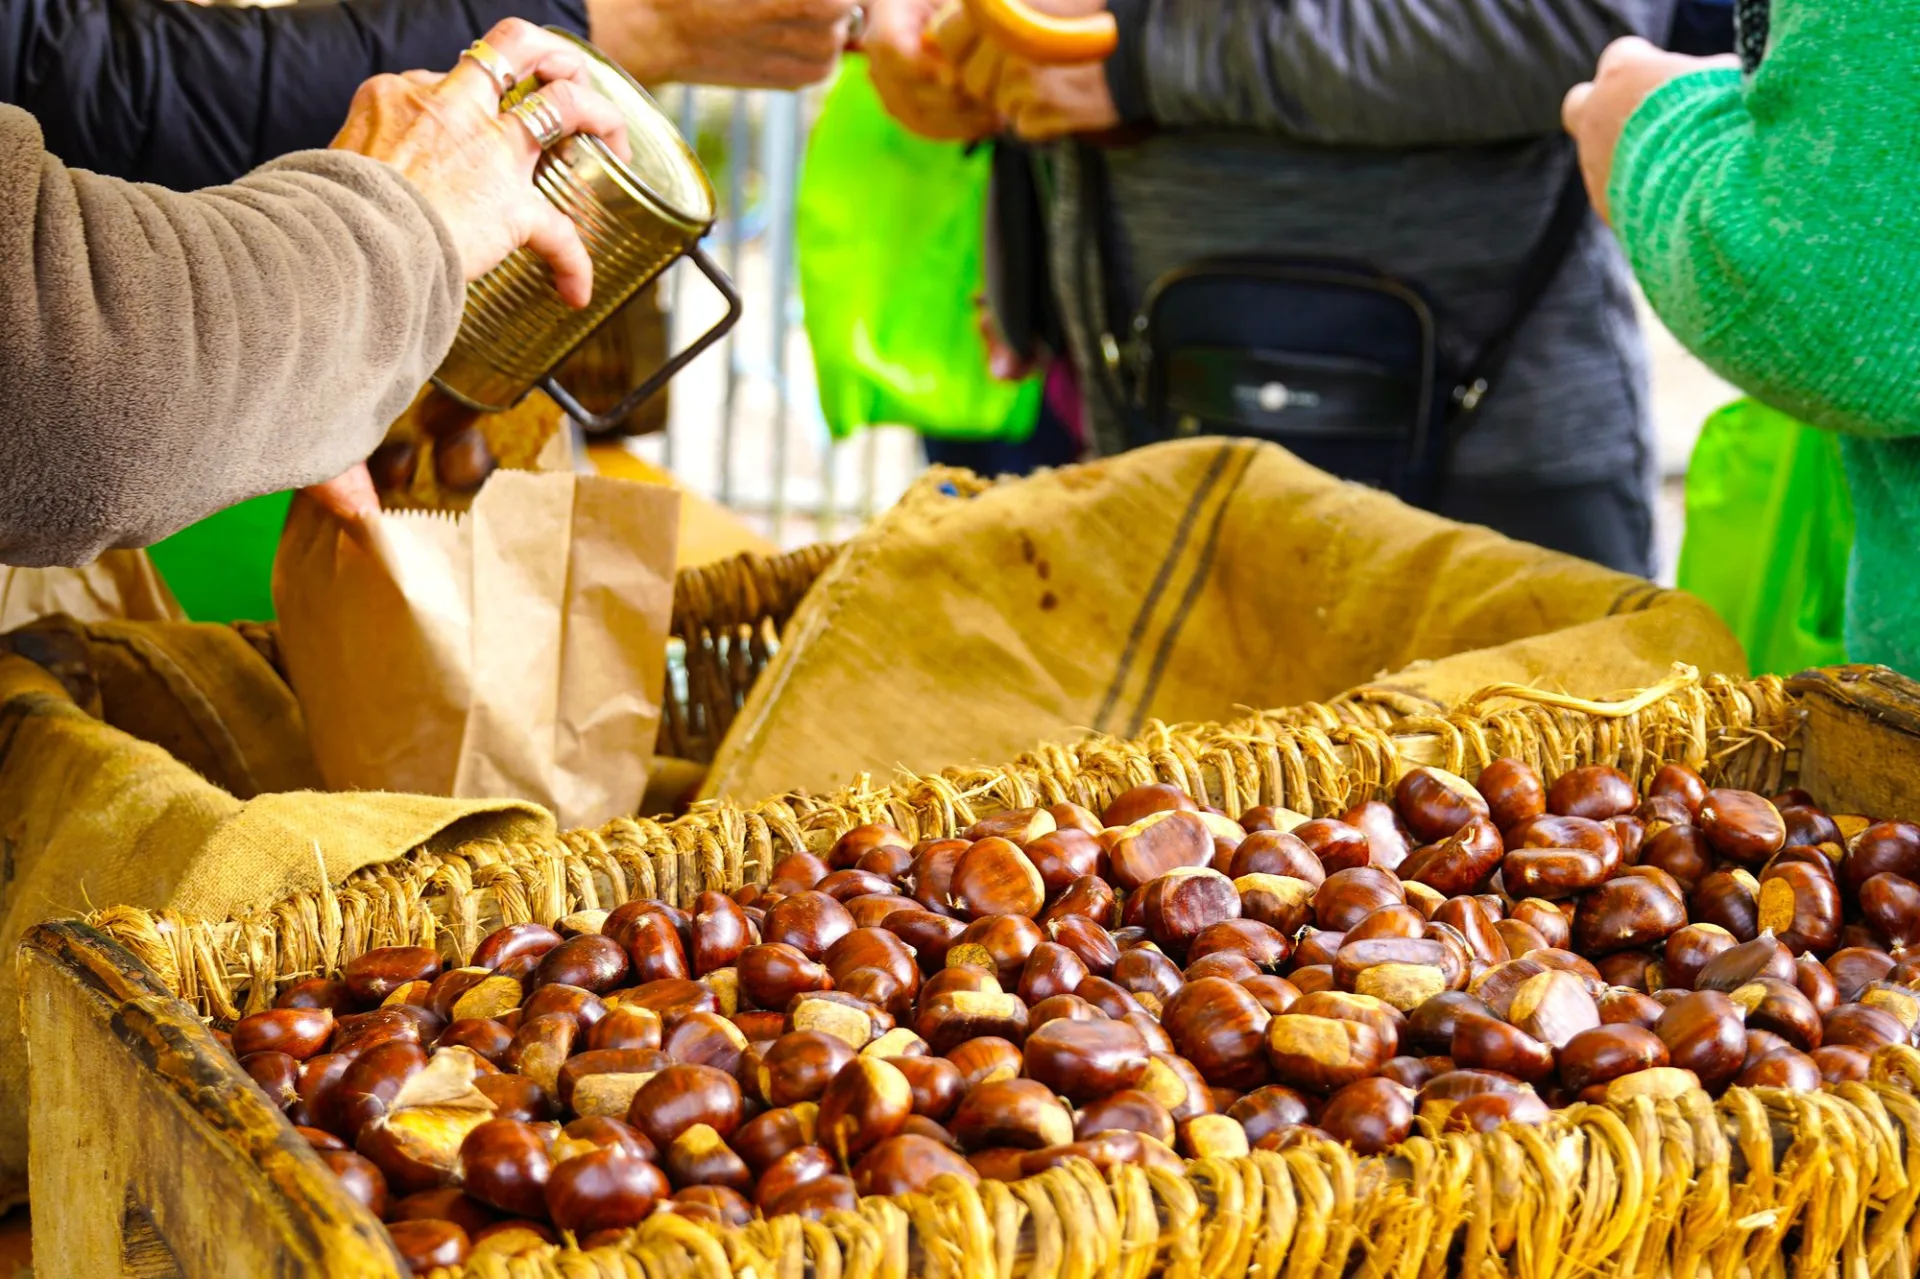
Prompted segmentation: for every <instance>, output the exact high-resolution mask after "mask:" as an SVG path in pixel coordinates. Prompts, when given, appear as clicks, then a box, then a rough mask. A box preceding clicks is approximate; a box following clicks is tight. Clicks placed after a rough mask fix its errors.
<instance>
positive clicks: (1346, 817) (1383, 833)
mask: <svg viewBox="0 0 1920 1279" xmlns="http://www.w3.org/2000/svg"><path fill="white" fill-rule="evenodd" d="M1340 820H1341V821H1343V822H1345V823H1346V824H1347V825H1349V826H1353V827H1356V828H1357V829H1358V830H1359V831H1360V832H1361V834H1363V835H1365V836H1366V837H1367V856H1368V864H1369V865H1371V866H1374V867H1377V868H1378V869H1380V870H1384V871H1391V870H1394V869H1396V868H1397V867H1398V866H1399V865H1400V863H1401V862H1403V861H1405V860H1406V858H1407V854H1408V853H1410V852H1412V851H1413V842H1412V841H1411V840H1409V839H1408V838H1407V833H1406V831H1405V830H1403V829H1402V828H1401V825H1400V818H1399V815H1398V814H1396V813H1395V812H1394V811H1393V809H1392V807H1390V806H1389V805H1386V804H1383V803H1381V802H1380V801H1379V800H1368V801H1367V802H1366V803H1364V804H1357V805H1355V806H1354V807H1352V808H1349V809H1348V810H1347V811H1346V812H1344V813H1342V814H1340Z"/></svg>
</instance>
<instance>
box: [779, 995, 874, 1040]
mask: <svg viewBox="0 0 1920 1279" xmlns="http://www.w3.org/2000/svg"><path fill="white" fill-rule="evenodd" d="M787 1024H788V1025H789V1026H791V1027H793V1029H795V1030H824V1031H826V1032H827V1033H828V1034H830V1035H838V1036H840V1038H842V1039H844V1040H846V1041H847V1043H848V1044H850V1045H852V1047H853V1048H854V1049H855V1050H859V1049H862V1048H865V1047H866V1046H867V1045H868V1044H870V1043H872V1042H873V1041H874V1040H875V1039H877V1038H879V1037H880V1036H881V1035H884V1034H886V1033H887V1032H888V1031H889V1030H892V1029H893V1028H894V1021H893V1017H892V1016H891V1015H890V1014H889V1013H887V1012H886V1010H885V1009H882V1008H877V1007H875V1006H874V1005H872V1004H869V1003H867V1002H866V1001H864V1000H862V999H857V998H855V997H854V996H852V995H849V994H845V993H843V992H841V991H837V990H818V991H811V992H809V993H807V994H804V995H795V996H794V997H793V998H792V999H791V1000H789V1001H788V1003H787Z"/></svg>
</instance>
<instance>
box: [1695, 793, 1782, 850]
mask: <svg viewBox="0 0 1920 1279" xmlns="http://www.w3.org/2000/svg"><path fill="white" fill-rule="evenodd" d="M1699 825H1700V831H1701V833H1702V834H1704V835H1705V836H1706V837H1707V843H1708V845H1709V846H1710V847H1711V848H1712V849H1713V851H1714V852H1716V853H1718V854H1720V856H1722V857H1724V858H1726V859H1727V860H1729V861H1735V862H1740V863H1742V864H1743V865H1748V866H1757V865H1759V864H1760V863H1761V862H1764V861H1766V860H1767V858H1769V857H1771V856H1772V855H1773V854H1775V853H1777V852H1779V851H1780V849H1781V848H1782V847H1784V846H1785V844H1786V840H1787V827H1786V823H1785V822H1783V821H1781V820H1780V810H1779V809H1777V808H1775V807H1774V806H1773V804H1772V802H1771V801H1769V800H1768V799H1767V798H1766V797H1765V796H1763V795H1756V794H1754V793H1753V792H1752V791H1745V790H1724V789H1722V790H1710V791H1708V792H1707V798H1706V800H1705V801H1704V802H1703V803H1702V804H1701V805H1700V813H1699Z"/></svg>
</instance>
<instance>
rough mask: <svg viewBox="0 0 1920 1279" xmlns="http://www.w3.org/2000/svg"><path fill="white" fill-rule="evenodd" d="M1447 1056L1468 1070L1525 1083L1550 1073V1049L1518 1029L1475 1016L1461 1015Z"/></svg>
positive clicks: (1535, 1081) (1543, 1078)
mask: <svg viewBox="0 0 1920 1279" xmlns="http://www.w3.org/2000/svg"><path fill="white" fill-rule="evenodd" d="M1448 1056H1450V1057H1452V1058H1453V1059H1454V1061H1455V1062H1457V1063H1458V1064H1459V1065H1461V1066H1462V1067H1465V1068H1466V1069H1468V1070H1493V1071H1498V1072H1500V1073H1501V1074H1503V1075H1512V1076H1513V1077H1514V1078H1516V1079H1521V1080H1525V1081H1526V1082H1527V1083H1539V1082H1541V1081H1543V1080H1545V1079H1546V1078H1547V1077H1548V1076H1549V1075H1551V1074H1552V1073H1553V1066H1554V1062H1553V1049H1551V1048H1549V1047H1548V1046H1547V1045H1545V1044H1543V1043H1541V1042H1540V1041H1539V1040H1537V1039H1535V1038H1534V1037H1533V1036H1531V1035H1529V1034H1527V1033H1526V1032H1525V1031H1523V1030H1520V1029H1518V1028H1517V1027H1514V1026H1510V1025H1508V1024H1507V1023H1506V1022H1504V1021H1497V1020H1495V1019H1494V1018H1492V1017H1482V1016H1480V1015H1479V1014H1478V1013H1462V1014H1460V1016H1459V1017H1458V1018H1456V1019H1455V1021H1454V1025H1453V1044H1452V1047H1451V1050H1450V1051H1449V1053H1448Z"/></svg>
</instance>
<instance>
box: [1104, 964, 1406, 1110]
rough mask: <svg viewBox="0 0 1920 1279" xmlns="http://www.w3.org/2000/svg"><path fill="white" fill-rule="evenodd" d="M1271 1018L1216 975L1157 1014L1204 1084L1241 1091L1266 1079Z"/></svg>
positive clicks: (1239, 989) (1192, 984)
mask: <svg viewBox="0 0 1920 1279" xmlns="http://www.w3.org/2000/svg"><path fill="white" fill-rule="evenodd" d="M1270 1020H1271V1018H1270V1016H1269V1014H1268V1012H1267V1010H1266V1009H1265V1008H1263V1007H1261V1006H1260V1001H1259V1000H1257V999H1255V998H1254V997H1253V995H1252V994H1251V993H1250V992H1249V991H1247V990H1246V988H1245V987H1242V986H1239V985H1237V984H1235V983H1233V982H1229V981H1226V980H1224V979H1222V978H1218V977H1208V978H1203V979H1201V980H1199V981H1194V982H1188V983H1187V984H1185V985H1184V986H1181V987H1180V988H1179V990H1178V991H1177V992H1176V993H1175V994H1174V996H1173V998H1172V999H1170V1000H1168V1001H1167V1005H1166V1008H1165V1010H1164V1012H1163V1013H1162V1015H1161V1019H1160V1021H1161V1025H1162V1026H1163V1027H1164V1028H1165V1029H1166V1032H1167V1035H1168V1037H1169V1038H1171V1039H1172V1040H1173V1043H1174V1047H1175V1049H1176V1050H1178V1052H1179V1054H1180V1055H1181V1056H1182V1057H1185V1058H1187V1059H1188V1060H1189V1061H1191V1062H1192V1063H1193V1065H1194V1067H1195V1068H1196V1069H1197V1070H1199V1072H1200V1074H1201V1077H1202V1078H1204V1079H1205V1080H1206V1081H1207V1082H1208V1083H1209V1084H1213V1085H1217V1086H1220V1087H1227V1088H1238V1089H1241V1090H1245V1089H1248V1088H1257V1087H1259V1086H1260V1085H1261V1084H1264V1083H1266V1082H1267V1061H1266V1056H1265V1053H1264V1051H1263V1050H1264V1049H1265V1047H1266V1044H1265V1036H1266V1032H1267V1028H1268V1023H1269V1021H1270ZM1081 1024H1083V1025H1098V1024H1099V1023H1081ZM1387 1055H1388V1056H1391V1055H1392V1054H1390V1053H1389V1054H1387ZM1383 1060H1384V1058H1383ZM1119 1086H1120V1087H1127V1086H1128V1085H1127V1084H1120V1085H1119Z"/></svg>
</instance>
